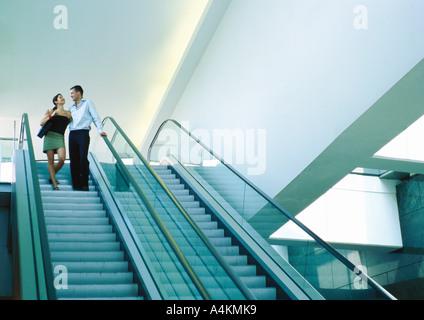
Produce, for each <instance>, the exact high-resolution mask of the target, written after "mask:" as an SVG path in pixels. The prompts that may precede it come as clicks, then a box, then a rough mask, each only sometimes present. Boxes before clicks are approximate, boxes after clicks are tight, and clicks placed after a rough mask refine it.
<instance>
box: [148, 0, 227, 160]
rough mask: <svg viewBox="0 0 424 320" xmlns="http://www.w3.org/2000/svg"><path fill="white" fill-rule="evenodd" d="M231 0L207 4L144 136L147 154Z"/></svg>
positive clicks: (211, 1) (215, 0) (218, 0)
mask: <svg viewBox="0 0 424 320" xmlns="http://www.w3.org/2000/svg"><path fill="white" fill-rule="evenodd" d="M230 3H231V0H210V1H209V3H208V5H207V6H206V9H205V12H204V14H203V16H202V18H201V19H200V22H199V25H198V27H197V29H196V31H195V32H194V34H193V37H192V39H191V41H190V43H189V45H188V46H187V49H186V52H185V53H184V56H183V58H182V59H181V63H180V64H179V66H178V68H177V70H176V71H175V74H174V76H173V78H172V80H171V83H170V85H169V87H168V89H167V91H166V93H165V95H164V97H163V99H162V101H161V103H160V105H159V107H158V109H157V111H156V114H155V116H154V117H153V121H152V122H151V124H150V126H149V129H148V130H147V133H146V136H145V137H144V138H143V140H142V143H141V146H140V149H141V153H142V154H143V155H146V154H147V149H148V147H149V144H150V142H151V141H152V139H153V137H154V135H155V133H156V131H157V129H158V128H159V126H160V125H161V123H162V122H163V121H165V120H166V119H168V118H169V117H170V116H171V114H172V112H173V111H174V109H175V106H176V105H177V104H178V102H179V100H180V98H181V96H182V94H183V93H184V90H185V88H186V86H187V84H188V83H189V81H190V79H191V77H192V75H193V73H194V71H195V70H196V68H197V65H198V64H199V62H200V60H201V58H202V56H203V54H204V52H205V50H206V48H207V46H208V45H209V42H210V41H211V39H212V37H213V35H214V33H215V30H216V29H217V27H218V25H219V23H220V22H221V19H222V17H223V16H224V14H225V11H226V10H227V8H228V6H229V4H230Z"/></svg>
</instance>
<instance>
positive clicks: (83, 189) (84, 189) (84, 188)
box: [81, 187, 89, 191]
mask: <svg viewBox="0 0 424 320" xmlns="http://www.w3.org/2000/svg"><path fill="white" fill-rule="evenodd" d="M81 190H82V191H88V190H89V189H88V187H82V188H81Z"/></svg>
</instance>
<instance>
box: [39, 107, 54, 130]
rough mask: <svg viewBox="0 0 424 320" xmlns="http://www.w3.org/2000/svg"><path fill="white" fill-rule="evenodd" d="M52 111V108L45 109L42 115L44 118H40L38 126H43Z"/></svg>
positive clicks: (51, 114)
mask: <svg viewBox="0 0 424 320" xmlns="http://www.w3.org/2000/svg"><path fill="white" fill-rule="evenodd" d="M53 113H54V111H53V110H50V109H49V110H47V111H46V113H45V115H44V118H43V119H41V122H40V126H44V124H45V123H46V122H47V120H49V119H50V118H51V117H52V116H53Z"/></svg>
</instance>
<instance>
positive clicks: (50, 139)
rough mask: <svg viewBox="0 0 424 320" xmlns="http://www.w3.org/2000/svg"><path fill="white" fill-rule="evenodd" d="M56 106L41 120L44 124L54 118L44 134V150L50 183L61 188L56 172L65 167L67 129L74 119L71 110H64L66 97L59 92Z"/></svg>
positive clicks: (54, 100)
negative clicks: (55, 158)
mask: <svg viewBox="0 0 424 320" xmlns="http://www.w3.org/2000/svg"><path fill="white" fill-rule="evenodd" d="M53 104H54V105H55V107H54V108H53V109H52V110H47V111H46V114H45V115H44V118H43V119H42V120H41V122H40V125H41V126H43V125H44V124H45V123H46V122H47V120H49V119H51V120H52V127H51V128H50V130H49V131H48V132H47V134H46V135H45V136H44V145H43V152H44V153H46V154H47V159H48V164H47V168H48V170H49V175H50V180H49V181H50V183H51V184H52V185H53V189H54V190H59V187H58V186H57V184H58V181H56V173H58V172H59V170H60V169H61V168H62V167H63V165H64V163H65V158H66V149H65V138H64V134H65V130H66V127H67V126H68V124H69V122H71V121H72V116H71V112H70V111H66V110H64V108H63V106H64V105H65V99H64V98H63V96H62V95H61V94H60V93H59V94H57V95H56V96H54V98H53ZM55 154H57V156H58V158H59V161H58V163H57V164H56V165H55V164H54V155H55Z"/></svg>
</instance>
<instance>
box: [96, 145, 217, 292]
mask: <svg viewBox="0 0 424 320" xmlns="http://www.w3.org/2000/svg"><path fill="white" fill-rule="evenodd" d="M103 140H104V141H105V143H106V145H107V146H108V148H109V150H110V151H111V152H112V154H113V156H114V158H115V159H116V161H117V163H118V164H119V167H120V168H121V170H122V173H123V174H124V175H125V177H126V178H127V179H128V181H129V182H130V183H131V184H132V185H133V187H134V189H135V191H136V192H137V194H138V195H139V196H140V198H141V200H142V201H143V203H144V205H145V206H146V209H147V210H148V211H149V213H150V215H151V216H152V218H153V220H154V221H155V222H156V225H157V226H158V227H159V229H160V230H161V232H162V234H163V235H164V236H165V239H166V240H167V242H168V243H169V245H170V246H171V248H172V250H173V251H174V253H175V255H176V256H177V258H178V260H179V261H180V262H181V264H182V266H183V268H184V269H185V270H186V272H187V274H188V275H189V277H190V279H191V280H192V281H193V283H194V285H195V286H196V288H197V289H198V290H199V293H200V295H201V296H202V297H203V298H204V299H205V300H211V296H210V294H209V293H208V291H207V290H206V288H205V286H204V285H203V284H202V282H201V281H200V279H199V277H198V276H197V275H196V273H195V272H194V270H193V268H192V267H191V266H190V264H189V263H188V261H187V259H186V257H185V256H184V255H183V253H182V252H181V250H180V248H179V247H178V245H177V243H176V242H175V240H174V239H173V238H172V236H171V234H170V233H169V231H168V229H167V228H166V226H165V224H164V223H163V221H162V220H161V219H160V217H159V215H158V214H157V212H156V210H155V209H154V208H153V206H152V205H151V203H150V201H149V200H148V199H147V197H146V195H145V194H144V192H143V191H142V190H141V188H140V186H139V185H138V184H137V182H136V181H135V179H134V177H133V176H132V174H131V173H130V172H129V171H128V169H127V167H126V166H125V165H124V163H123V162H122V159H121V158H120V157H119V155H118V153H117V152H116V150H115V148H114V147H113V146H112V143H111V142H110V141H109V139H108V138H107V137H103Z"/></svg>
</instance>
